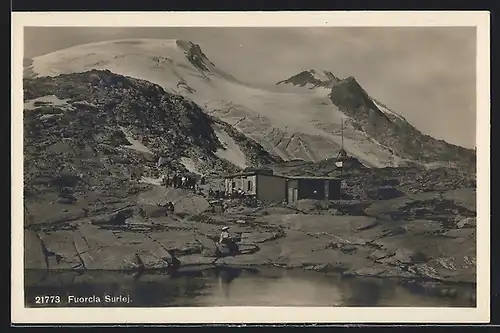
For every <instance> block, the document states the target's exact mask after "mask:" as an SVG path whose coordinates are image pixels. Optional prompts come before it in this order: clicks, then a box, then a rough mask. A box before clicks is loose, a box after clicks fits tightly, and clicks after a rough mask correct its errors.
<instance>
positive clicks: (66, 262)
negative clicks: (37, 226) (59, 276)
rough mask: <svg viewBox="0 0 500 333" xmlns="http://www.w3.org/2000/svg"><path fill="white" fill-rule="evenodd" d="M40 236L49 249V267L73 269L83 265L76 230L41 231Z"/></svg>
mask: <svg viewBox="0 0 500 333" xmlns="http://www.w3.org/2000/svg"><path fill="white" fill-rule="evenodd" d="M39 236H40V239H41V240H42V242H43V244H44V245H45V248H46V249H47V251H48V255H47V258H48V266H49V269H72V268H77V267H79V266H80V265H81V261H80V259H79V256H78V253H77V250H76V248H75V244H74V231H66V230H62V231H56V232H40V233H39Z"/></svg>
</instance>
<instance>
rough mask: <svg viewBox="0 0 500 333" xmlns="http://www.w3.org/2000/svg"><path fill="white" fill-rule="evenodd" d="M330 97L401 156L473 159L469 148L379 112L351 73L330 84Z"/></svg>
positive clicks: (472, 161) (371, 135)
mask: <svg viewBox="0 0 500 333" xmlns="http://www.w3.org/2000/svg"><path fill="white" fill-rule="evenodd" d="M330 99H331V101H332V103H333V104H335V105H336V106H337V107H339V109H340V110H341V111H342V112H343V113H345V114H346V115H347V116H349V117H351V118H352V119H354V120H355V121H356V122H357V123H358V125H359V126H360V127H361V128H362V130H363V131H364V132H365V133H366V134H367V135H368V136H370V137H372V138H373V139H375V140H376V141H377V142H379V143H381V144H382V145H385V146H386V147H388V148H390V149H391V150H393V152H394V153H395V154H397V155H399V156H401V157H405V158H410V159H415V160H418V161H422V162H434V161H453V162H459V163H461V164H470V163H475V162H474V161H475V154H474V152H473V151H472V150H469V149H466V148H463V147H459V146H456V145H452V144H449V143H447V142H445V141H443V140H437V139H435V138H432V137H430V136H428V135H425V134H423V133H422V132H420V131H419V130H417V129H416V128H415V127H413V126H412V125H411V124H409V123H408V122H406V121H405V120H404V119H403V118H397V117H392V118H390V117H389V116H388V115H387V114H386V113H384V112H382V111H381V110H380V109H379V108H378V107H377V106H376V104H375V103H374V102H373V100H372V98H370V96H369V95H368V93H367V92H366V91H365V90H364V89H363V88H362V87H361V85H360V84H359V83H358V82H357V81H356V79H355V78H354V77H348V78H346V79H344V80H342V81H340V82H339V83H338V84H336V85H334V86H333V87H332V90H331V92H330Z"/></svg>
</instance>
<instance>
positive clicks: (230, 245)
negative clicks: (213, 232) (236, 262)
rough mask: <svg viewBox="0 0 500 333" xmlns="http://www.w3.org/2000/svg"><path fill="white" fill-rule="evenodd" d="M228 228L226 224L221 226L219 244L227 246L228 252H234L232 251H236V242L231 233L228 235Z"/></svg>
mask: <svg viewBox="0 0 500 333" xmlns="http://www.w3.org/2000/svg"><path fill="white" fill-rule="evenodd" d="M228 230H229V227H228V226H225V227H222V232H221V234H220V238H219V244H223V245H225V246H227V249H228V250H229V252H230V253H233V254H234V253H236V252H238V245H237V244H236V242H235V241H234V239H233V238H232V237H231V235H229V232H228Z"/></svg>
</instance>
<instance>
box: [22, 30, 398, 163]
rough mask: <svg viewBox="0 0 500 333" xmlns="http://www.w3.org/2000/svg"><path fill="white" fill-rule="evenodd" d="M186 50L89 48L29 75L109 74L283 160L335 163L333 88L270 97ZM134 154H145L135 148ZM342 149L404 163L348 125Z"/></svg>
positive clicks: (234, 152)
mask: <svg viewBox="0 0 500 333" xmlns="http://www.w3.org/2000/svg"><path fill="white" fill-rule="evenodd" d="M185 44H186V42H180V43H179V42H178V41H176V40H163V39H129V40H117V41H106V42H98V43H91V44H85V45H79V46H75V47H71V48H68V49H64V50H60V51H57V52H53V53H50V54H46V55H43V56H40V57H36V58H34V59H32V60H33V62H32V64H31V65H30V66H29V67H28V68H26V70H27V71H29V72H32V73H35V75H37V76H54V75H59V74H69V73H75V72H84V71H88V70H91V69H108V70H110V71H112V72H115V73H117V74H122V75H127V76H132V77H135V78H139V79H144V80H147V81H150V82H153V83H156V84H158V85H160V86H162V87H163V88H164V89H165V90H167V91H171V92H175V93H178V94H181V95H183V96H185V97H187V98H189V99H191V100H193V101H194V102H196V103H197V104H199V105H200V106H202V107H204V108H205V110H206V112H207V113H209V114H212V115H214V116H216V117H219V118H220V119H222V120H224V121H226V122H228V123H229V124H231V125H234V126H235V127H236V128H237V129H238V130H239V131H241V132H242V133H244V134H245V135H247V136H248V137H251V138H253V139H254V140H256V141H257V142H259V143H260V144H261V145H262V146H263V147H264V148H265V149H266V150H268V151H269V152H270V153H272V154H275V155H278V156H280V157H282V158H284V159H288V160H289V159H304V160H312V161H319V160H322V159H325V158H331V157H333V156H336V154H337V152H338V150H339V148H340V143H341V136H340V124H341V122H342V120H343V119H345V118H346V117H345V116H344V114H343V113H342V112H340V111H339V110H338V109H337V108H336V107H335V106H334V105H333V104H332V103H331V101H330V100H329V98H328V89H326V88H314V89H308V88H305V87H302V88H298V87H279V89H278V88H277V89H275V90H273V91H271V90H269V89H266V88H262V87H254V86H251V85H249V84H245V83H241V82H239V81H238V80H236V79H234V78H233V77H232V76H231V75H230V74H228V73H226V72H224V71H223V70H222V69H220V68H218V67H215V65H213V64H212V63H210V61H209V60H208V59H206V60H203V59H202V63H203V65H204V66H205V69H204V70H202V69H199V68H198V67H197V66H195V65H194V64H193V63H191V62H190V61H189V59H188V57H187V55H188V53H187V51H186V50H185V49H186V47H185ZM199 59H200V58H199V57H198V60H199ZM314 73H315V75H316V76H317V77H318V79H321V80H328V79H329V78H328V76H327V75H326V74H325V73H324V72H321V71H315V72H314ZM383 111H384V112H387V111H386V110H385V109H384V110H383ZM218 135H219V136H220V137H219V138H220V141H222V142H223V143H224V144H225V145H226V149H225V150H221V151H218V152H217V156H219V157H221V158H224V159H226V160H229V161H231V162H232V163H233V164H235V165H238V166H240V167H244V166H245V165H246V164H245V163H246V162H245V159H244V154H243V152H242V151H241V149H239V147H238V145H237V143H236V142H234V141H231V140H232V139H230V138H229V136H228V135H227V133H226V134H224V133H222V132H220V131H219V132H218ZM134 147H136V148H137V149H141V150H143V151H144V147H140V148H139V145H137V143H134ZM344 147H345V150H346V151H347V152H348V153H349V154H350V155H353V156H355V157H357V158H358V159H359V160H360V161H361V162H362V163H364V164H365V165H367V166H372V167H383V166H390V165H395V164H397V163H398V162H399V160H398V158H397V157H395V156H394V155H393V154H392V153H391V152H390V151H389V150H388V149H386V148H385V147H383V146H380V145H378V144H377V143H374V142H373V141H372V140H371V139H369V138H367V137H366V135H364V133H362V132H360V131H358V130H356V129H354V128H352V127H351V126H349V125H347V126H346V128H345V131H344ZM146 149H147V148H146ZM190 167H191V168H192V169H193V170H194V169H195V168H194V166H193V165H190Z"/></svg>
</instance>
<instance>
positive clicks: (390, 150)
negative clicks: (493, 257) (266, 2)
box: [11, 11, 490, 324]
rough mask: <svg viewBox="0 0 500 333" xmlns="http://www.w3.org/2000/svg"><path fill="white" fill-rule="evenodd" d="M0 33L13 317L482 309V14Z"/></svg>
mask: <svg viewBox="0 0 500 333" xmlns="http://www.w3.org/2000/svg"><path fill="white" fill-rule="evenodd" d="M12 34H13V45H12V55H13V57H12V59H13V62H12V86H13V89H12V99H13V108H12V110H11V113H12V139H13V140H12V142H13V144H12V157H13V158H12V166H13V168H12V170H13V174H12V198H13V200H12V207H13V209H12V212H13V213H12V221H11V223H12V244H13V245H12V286H11V288H12V321H13V322H14V323H23V324H24V323H39V324H42V323H61V324H64V323H66V324H70V323H82V324H85V323H138V324H141V323H151V324H159V323H308V322H315V323H335V322H342V323H375V322H379V323H380V322H383V323H402V322H413V323H452V322H456V323H469V322H471V323H472V322H488V321H489V312H490V311H489V294H490V289H489V288H490V281H489V272H490V263H489V258H490V257H489V251H490V244H489V215H490V213H489V209H490V200H489V197H490V195H489V186H490V185H489V172H490V170H489V165H490V164H489V144H490V141H489V140H490V137H489V112H490V108H489V104H490V102H489V101H490V96H489V91H490V86H489V85H490V83H489V75H490V67H489V66H490V65H489V42H490V37H489V13H488V12H479V11H478V12H460V11H455V12H425V11H423V12H404V11H399V12H369V11H368V12H255V13H249V12H156V13H134V12H130V13H124V12H122V13H111V12H108V13H106V12H100V13H98V12H95V13H93V12H86V13H83V12H82V13H76V12H65V13H63V12H58V13H55V12H54V13H52V12H50V13H41V12H39V13H37V12H32V13H13V32H12ZM104 309H105V310H106V311H103V310H104Z"/></svg>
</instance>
